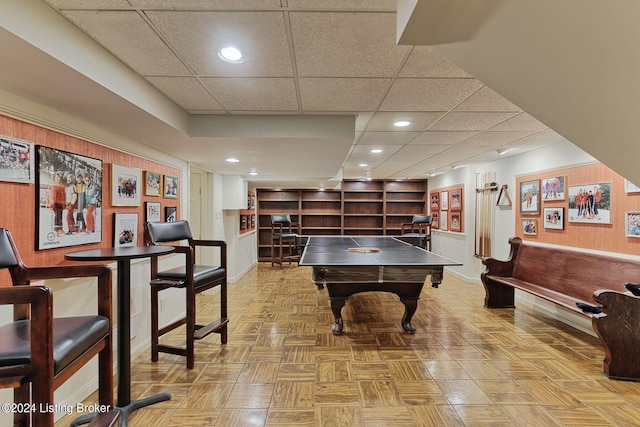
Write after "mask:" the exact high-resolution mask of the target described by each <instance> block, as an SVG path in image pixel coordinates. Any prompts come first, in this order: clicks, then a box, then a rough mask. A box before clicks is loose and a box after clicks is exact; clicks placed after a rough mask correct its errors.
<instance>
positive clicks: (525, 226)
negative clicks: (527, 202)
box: [522, 218, 538, 236]
mask: <svg viewBox="0 0 640 427" xmlns="http://www.w3.org/2000/svg"><path fill="white" fill-rule="evenodd" d="M522 234H524V235H525V236H535V235H537V234H538V220H537V219H535V218H525V219H523V220H522Z"/></svg>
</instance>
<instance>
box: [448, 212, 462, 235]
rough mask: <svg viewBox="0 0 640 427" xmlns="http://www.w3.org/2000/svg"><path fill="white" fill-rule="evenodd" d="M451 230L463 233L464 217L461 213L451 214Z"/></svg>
mask: <svg viewBox="0 0 640 427" xmlns="http://www.w3.org/2000/svg"><path fill="white" fill-rule="evenodd" d="M452 207H453V206H452ZM449 230H451V231H462V215H461V213H460V212H459V211H450V212H449Z"/></svg>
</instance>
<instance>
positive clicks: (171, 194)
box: [164, 175, 178, 199]
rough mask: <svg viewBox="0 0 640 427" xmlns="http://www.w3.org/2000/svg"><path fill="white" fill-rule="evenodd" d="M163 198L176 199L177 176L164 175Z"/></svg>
mask: <svg viewBox="0 0 640 427" xmlns="http://www.w3.org/2000/svg"><path fill="white" fill-rule="evenodd" d="M164 198H165V199H177V198H178V177H177V176H170V175H165V176H164Z"/></svg>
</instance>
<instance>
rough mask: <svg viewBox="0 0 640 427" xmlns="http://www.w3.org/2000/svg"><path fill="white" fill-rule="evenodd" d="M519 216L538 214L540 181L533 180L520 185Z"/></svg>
mask: <svg viewBox="0 0 640 427" xmlns="http://www.w3.org/2000/svg"><path fill="white" fill-rule="evenodd" d="M519 200H520V214H521V215H539V214H540V180H539V179H533V180H530V181H522V182H521V183H520V197H519Z"/></svg>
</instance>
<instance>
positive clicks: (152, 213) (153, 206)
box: [144, 202, 162, 222]
mask: <svg viewBox="0 0 640 427" xmlns="http://www.w3.org/2000/svg"><path fill="white" fill-rule="evenodd" d="M144 211H145V217H144V220H145V222H160V221H162V215H161V213H160V202H144Z"/></svg>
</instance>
